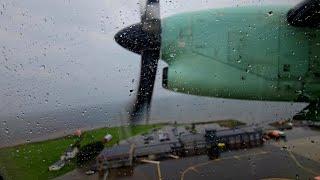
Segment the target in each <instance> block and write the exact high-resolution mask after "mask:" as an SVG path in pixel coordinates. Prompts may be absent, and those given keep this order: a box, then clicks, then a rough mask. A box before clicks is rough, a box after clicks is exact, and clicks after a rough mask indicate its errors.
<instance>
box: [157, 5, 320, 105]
mask: <svg viewBox="0 0 320 180" xmlns="http://www.w3.org/2000/svg"><path fill="white" fill-rule="evenodd" d="M288 9H290V7H244V8H226V9H218V10H206V11H199V12H192V13H186V14H182V15H177V16H172V17H168V18H165V19H164V20H163V25H162V27H163V30H162V31H163V32H162V59H163V60H164V61H166V62H167V63H168V65H169V66H168V68H166V69H164V72H163V86H164V88H166V89H169V90H172V91H175V92H181V93H186V94H193V95H200V96H211V97H222V98H232V99H246V100H268V101H291V102H293V101H295V102H311V101H317V100H318V98H319V97H320V62H319V60H320V59H319V57H320V32H319V30H318V29H314V28H297V27H292V26H290V25H289V24H288V23H287V22H286V12H287V11H288Z"/></svg>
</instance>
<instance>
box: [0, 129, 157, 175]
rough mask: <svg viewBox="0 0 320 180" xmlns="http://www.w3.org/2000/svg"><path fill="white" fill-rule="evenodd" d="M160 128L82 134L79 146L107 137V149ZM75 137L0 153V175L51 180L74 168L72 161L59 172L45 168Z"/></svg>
mask: <svg viewBox="0 0 320 180" xmlns="http://www.w3.org/2000/svg"><path fill="white" fill-rule="evenodd" d="M161 126H162V125H137V126H132V127H112V128H101V129H96V130H92V131H87V132H85V133H84V134H83V139H82V141H81V145H82V146H83V145H86V144H88V143H90V142H93V141H97V140H102V139H103V137H104V136H105V135H106V134H107V133H109V134H111V135H112V136H113V139H112V141H111V142H109V143H108V144H107V146H112V145H113V144H115V143H117V142H118V141H121V140H123V139H127V138H128V137H130V136H134V135H137V134H141V133H145V132H148V131H149V130H151V129H153V128H158V127H161ZM76 139H77V138H76V137H74V136H68V137H63V138H58V139H53V140H48V141H43V142H36V143H29V144H23V145H19V146H15V147H9V148H2V149H0V172H1V175H3V176H4V177H5V179H10V180H20V179H21V180H35V179H52V178H54V177H57V176H59V175H62V174H65V173H66V172H68V171H71V170H73V169H75V168H76V164H75V162H74V161H71V162H70V163H68V164H66V166H64V167H63V168H62V169H61V170H60V171H56V172H50V171H48V167H49V166H50V165H51V164H53V163H54V162H56V161H57V160H59V158H60V155H61V154H63V152H64V151H65V149H66V148H67V147H68V146H70V145H71V144H73V143H75V142H76Z"/></svg>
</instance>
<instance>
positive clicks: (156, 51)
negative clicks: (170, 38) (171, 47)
mask: <svg viewBox="0 0 320 180" xmlns="http://www.w3.org/2000/svg"><path fill="white" fill-rule="evenodd" d="M140 13H141V22H140V23H138V24H134V25H131V26H129V27H127V28H125V29H122V30H121V31H119V32H118V33H117V34H116V35H115V40H116V42H117V43H118V44H120V45H121V46H122V47H124V48H126V49H128V50H130V51H132V52H135V53H137V54H140V55H141V67H140V80H139V86H138V92H137V94H136V99H135V101H134V103H133V104H132V105H131V109H130V112H129V118H130V122H133V123H136V122H139V121H141V120H146V122H148V120H149V113H150V107H151V100H152V94H153V87H154V83H155V77H156V73H157V66H158V60H159V58H160V48H161V19H160V5H159V0H143V1H140Z"/></svg>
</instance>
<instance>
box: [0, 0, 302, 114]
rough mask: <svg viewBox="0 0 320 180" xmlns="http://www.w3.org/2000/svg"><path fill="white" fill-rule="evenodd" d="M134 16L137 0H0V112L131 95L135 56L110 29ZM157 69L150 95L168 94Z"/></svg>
mask: <svg viewBox="0 0 320 180" xmlns="http://www.w3.org/2000/svg"><path fill="white" fill-rule="evenodd" d="M297 1H298V0H281V2H280V3H287V4H288V3H289V4H296V2H297ZM272 3H279V1H278V0H270V1H266V0H265V1H264V0H241V1H240V0H239V1H238V0H163V1H161V16H162V17H166V16H169V15H172V14H175V13H180V12H186V11H194V10H199V9H205V8H217V7H226V6H244V5H253V4H254V5H262V4H272ZM139 17H140V16H139V3H138V0H90V1H88V0H0V22H1V24H0V39H1V40H0V87H1V88H0V115H2V116H3V115H7V114H9V113H13V114H15V113H20V112H32V111H42V110H48V109H53V108H63V107H65V106H67V105H71V106H76V105H81V104H82V105H84V104H85V105H91V104H104V103H112V102H120V101H127V100H129V99H130V98H132V96H129V95H130V93H129V90H130V89H132V88H135V87H136V83H137V81H136V79H137V77H138V73H139V65H140V60H139V56H137V55H135V54H133V53H131V52H128V51H126V50H125V49H123V48H121V47H120V46H119V45H117V44H116V43H115V42H114V40H113V35H114V34H115V33H116V32H117V31H119V30H120V29H121V28H123V27H126V26H128V25H130V24H133V23H136V22H138V21H139ZM164 66H165V65H164V64H163V63H161V64H160V67H159V70H161V69H162V67H164ZM160 72H161V71H159V72H158V74H159V75H160ZM160 77H161V76H158V80H157V86H156V92H155V97H160V96H169V95H172V96H173V95H174V94H173V93H171V92H168V91H165V90H163V89H162V88H161V85H160ZM133 79H135V81H134V82H132V80H133Z"/></svg>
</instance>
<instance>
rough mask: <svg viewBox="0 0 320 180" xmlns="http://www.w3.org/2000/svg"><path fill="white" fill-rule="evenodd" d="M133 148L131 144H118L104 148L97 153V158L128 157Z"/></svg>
mask: <svg viewBox="0 0 320 180" xmlns="http://www.w3.org/2000/svg"><path fill="white" fill-rule="evenodd" d="M132 150H133V146H132V145H129V144H123V145H119V146H113V147H110V148H104V149H103V150H102V151H101V153H100V154H99V155H98V158H103V159H108V160H111V159H115V158H121V157H128V156H130V153H131V152H132Z"/></svg>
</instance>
